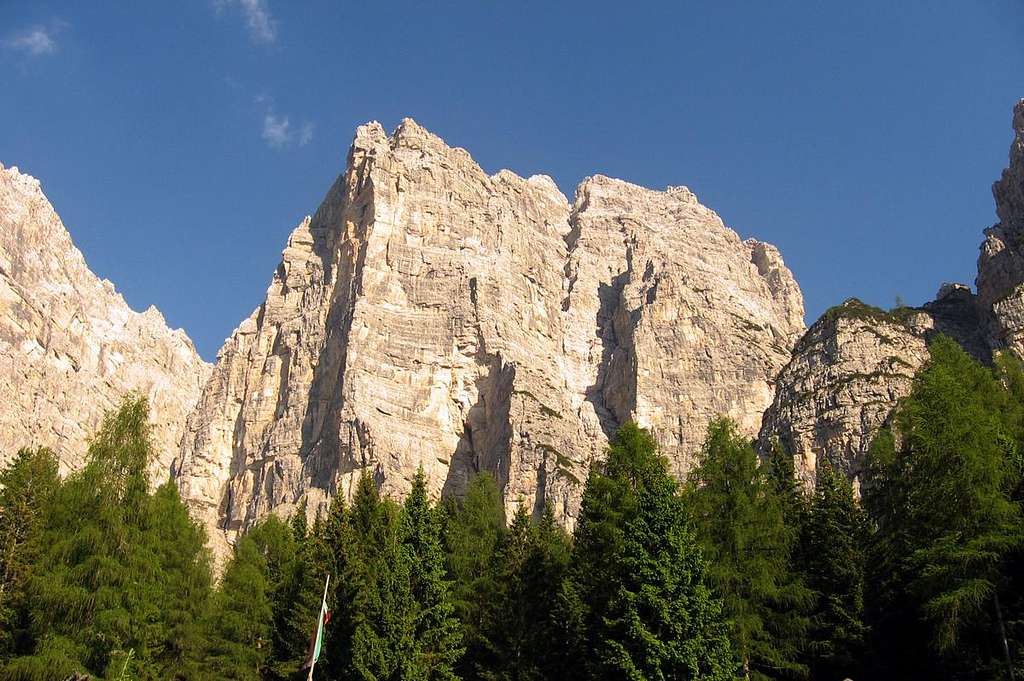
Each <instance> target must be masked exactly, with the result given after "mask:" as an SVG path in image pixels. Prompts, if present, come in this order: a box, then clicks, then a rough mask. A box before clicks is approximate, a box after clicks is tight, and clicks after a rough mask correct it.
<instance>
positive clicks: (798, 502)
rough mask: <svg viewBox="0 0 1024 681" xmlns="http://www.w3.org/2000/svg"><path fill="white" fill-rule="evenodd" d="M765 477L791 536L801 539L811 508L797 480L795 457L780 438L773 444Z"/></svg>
mask: <svg viewBox="0 0 1024 681" xmlns="http://www.w3.org/2000/svg"><path fill="white" fill-rule="evenodd" d="M765 477H766V480H767V482H768V486H769V488H770V489H771V490H772V491H773V492H774V493H775V496H776V498H777V499H778V501H779V504H780V506H781V509H782V520H783V522H784V523H785V524H786V527H788V528H789V530H790V532H791V534H793V535H794V536H795V537H799V536H800V534H801V532H803V528H804V524H805V523H806V522H807V514H808V512H809V510H810V509H809V506H808V502H807V494H806V493H805V491H804V487H803V485H802V484H801V483H800V481H799V480H797V478H796V464H795V462H794V460H793V455H792V454H790V453H789V452H788V451H786V448H785V447H783V446H782V443H781V442H780V441H779V439H778V438H775V440H774V441H773V442H772V450H771V454H770V455H769V457H768V462H767V470H766V472H765Z"/></svg>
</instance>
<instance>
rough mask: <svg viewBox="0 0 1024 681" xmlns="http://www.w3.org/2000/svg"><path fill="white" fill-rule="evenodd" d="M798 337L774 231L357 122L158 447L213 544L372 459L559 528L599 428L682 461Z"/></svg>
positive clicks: (758, 412) (400, 485)
mask: <svg viewBox="0 0 1024 681" xmlns="http://www.w3.org/2000/svg"><path fill="white" fill-rule="evenodd" d="M803 331H804V324H803V299H802V296H801V293H800V289H799V287H798V286H797V284H796V282H795V281H794V279H793V276H792V275H791V273H790V272H789V270H788V269H786V267H785V265H784V264H783V261H782V257H781V256H780V255H779V252H778V251H777V250H776V249H775V248H774V247H772V246H770V245H768V244H764V243H761V242H758V241H754V240H747V241H743V240H741V239H740V237H739V236H737V235H736V233H735V232H733V231H732V230H730V229H728V228H727V227H726V226H725V225H724V224H723V223H722V221H721V219H720V218H719V217H718V216H717V215H716V214H715V213H714V212H713V211H711V210H710V209H708V208H706V207H704V206H702V205H701V204H700V203H699V202H698V201H697V199H696V198H695V197H694V195H693V194H692V193H691V192H690V191H688V190H687V189H686V188H683V187H675V188H669V189H668V190H666V191H664V192H658V191H651V190H649V189H644V188H642V187H639V186H636V185H632V184H629V183H627V182H622V181H620V180H613V179H609V178H606V177H600V176H596V177H591V178H589V179H587V180H585V181H584V182H583V183H582V184H581V185H580V186H579V188H578V190H577V193H576V198H575V200H574V201H573V202H572V203H570V202H569V201H568V200H567V199H566V198H565V197H564V196H563V195H562V194H561V193H560V192H559V191H558V189H557V187H556V186H555V184H554V182H552V181H551V180H550V179H549V178H547V177H544V176H534V177H531V178H529V179H523V178H521V177H518V176H516V175H515V174H513V173H511V172H508V171H501V172H499V173H497V174H495V175H491V176H489V175H487V174H486V173H485V172H483V171H482V170H481V168H480V167H479V166H478V165H477V164H476V163H475V162H474V161H473V159H472V158H471V157H470V156H469V154H468V153H467V152H466V151H464V150H462V149H458V148H452V147H449V146H447V145H446V144H445V143H444V142H443V141H442V140H441V139H440V138H438V137H436V136H435V135H433V134H431V133H429V132H428V131H426V130H425V129H423V128H421V127H420V126H418V125H417V124H416V123H414V122H413V121H411V120H408V119H407V120H405V121H404V122H403V123H402V124H401V126H399V128H398V129H397V130H396V131H395V132H394V134H392V135H391V136H388V135H387V134H386V133H385V132H384V130H383V129H382V128H381V127H380V125H378V124H376V123H371V124H369V125H365V126H362V127H360V128H359V129H358V130H357V132H356V136H355V139H354V141H353V143H352V147H351V150H350V152H349V155H348V163H347V168H346V169H345V172H344V174H343V175H342V176H341V177H339V178H338V180H337V181H336V182H335V184H334V186H333V187H332V188H331V189H330V191H329V192H328V194H327V196H326V198H325V199H324V201H323V203H322V205H321V206H320V208H319V209H318V210H317V212H316V214H315V215H313V217H311V218H306V219H305V220H303V221H302V222H301V223H300V224H299V225H298V226H297V227H296V228H295V230H294V231H293V232H292V234H291V236H290V237H289V239H288V244H287V247H286V248H285V249H284V253H283V256H282V260H281V264H280V265H279V267H278V268H277V271H276V273H275V275H274V277H273V280H272V281H271V283H270V287H269V289H268V292H267V298H266V300H265V301H264V302H263V303H262V304H261V305H260V306H259V307H258V308H257V309H256V310H255V311H254V312H253V313H252V315H250V317H249V318H248V319H246V320H244V321H243V322H242V323H241V325H240V326H239V327H238V328H237V329H236V331H235V332H234V333H233V334H232V336H231V337H230V338H229V339H228V341H227V342H226V343H225V345H224V347H223V348H222V350H221V351H220V353H219V355H218V360H217V364H216V367H215V368H214V371H213V374H212V376H211V378H210V381H209V383H208V384H207V386H206V388H205V390H204V391H203V394H202V397H201V398H200V400H199V403H198V405H197V407H196V409H195V411H194V412H193V413H192V415H191V416H190V417H189V420H188V426H187V429H186V432H185V435H184V438H183V441H182V447H181V452H180V456H179V458H178V460H177V461H176V462H175V464H174V474H175V476H176V477H177V479H178V481H179V483H180V487H181V490H182V493H183V496H184V498H185V499H186V500H187V501H188V503H189V504H190V505H191V507H192V508H193V509H194V511H195V512H196V513H198V514H199V515H200V516H201V517H203V518H204V519H205V520H206V522H207V524H208V526H209V528H210V529H211V530H212V533H213V535H214V544H215V545H217V544H218V543H220V544H221V545H223V543H224V541H223V540H228V541H230V539H231V538H232V537H233V536H234V535H235V534H236V533H237V532H238V531H239V530H241V529H243V528H245V527H246V526H248V525H250V524H251V523H253V522H254V521H255V520H256V519H258V518H260V517H262V516H263V515H265V514H266V513H268V512H271V511H274V510H277V511H279V512H288V511H290V510H291V509H294V508H295V507H296V506H297V505H298V504H300V503H302V502H303V501H304V500H305V501H308V502H309V504H308V508H309V510H310V512H311V513H312V512H313V510H314V509H316V508H317V507H318V505H323V504H324V503H326V500H327V498H328V497H329V496H330V495H333V494H345V495H348V494H350V493H351V492H352V490H353V488H354V485H355V482H356V480H357V478H358V476H359V475H360V474H361V473H362V472H363V471H369V472H370V473H372V475H373V476H374V477H375V478H376V480H377V481H378V483H379V484H380V486H381V487H382V488H383V490H384V491H385V492H389V493H394V494H398V495H401V494H402V493H404V492H405V491H406V490H407V489H408V488H409V485H410V482H411V480H412V478H413V476H414V475H415V473H416V471H417V469H418V468H419V467H422V468H423V470H424V472H425V474H426V478H427V481H428V485H429V487H430V490H431V492H432V493H433V494H435V495H436V494H442V493H446V494H447V493H452V494H458V493H460V492H461V490H463V489H464V488H465V485H466V483H467V481H468V479H469V478H470V477H471V476H472V475H474V474H476V473H477V472H478V471H489V472H491V473H492V474H493V475H494V476H495V477H496V479H497V481H498V485H499V488H500V489H501V490H502V492H503V495H504V499H505V503H506V505H507V506H508V507H509V509H511V508H514V507H516V506H518V505H519V504H523V503H525V504H527V505H528V506H529V507H530V508H533V509H536V510H539V509H541V508H542V507H543V505H544V504H545V503H547V502H550V503H551V504H553V506H554V508H555V512H556V514H557V515H558V517H559V518H560V519H561V520H562V521H563V522H564V523H565V524H566V525H568V526H570V527H571V526H572V525H573V523H574V519H575V517H576V515H577V512H578V509H579V503H580V497H581V493H582V488H583V482H584V481H585V480H586V477H587V471H588V468H589V465H590V463H591V462H592V461H593V460H594V459H595V458H597V457H601V456H603V451H604V448H605V446H606V444H607V437H608V435H609V433H611V432H612V431H613V430H614V428H615V427H616V426H617V425H618V424H620V423H623V422H625V421H627V420H630V419H633V420H636V421H637V422H639V423H640V424H641V425H643V426H646V427H648V428H651V429H652V431H653V432H654V434H655V436H656V437H657V439H658V441H659V443H660V444H661V446H662V451H663V452H664V453H665V454H666V455H667V456H668V458H669V460H670V462H671V465H672V467H673V469H674V471H675V472H676V473H678V474H679V475H683V474H685V472H686V471H687V470H688V468H689V467H690V466H691V464H692V457H693V454H694V452H696V451H697V450H698V449H699V446H700V442H701V440H702V439H703V435H704V430H705V428H706V426H707V422H708V420H709V419H710V418H712V417H714V416H716V415H718V414H727V415H729V416H731V417H733V418H734V419H736V420H737V421H738V422H739V423H740V425H741V427H742V428H743V429H744V430H745V431H746V432H747V433H749V434H751V435H754V434H755V433H756V432H757V430H758V427H759V425H760V423H761V416H762V412H763V411H764V409H765V408H766V407H767V406H768V405H769V404H770V403H771V401H772V398H773V383H772V382H773V380H774V378H775V376H776V375H777V374H778V372H779V370H780V369H781V368H782V367H783V366H784V365H785V363H786V362H787V361H788V360H789V357H790V350H791V349H792V347H793V344H794V343H795V342H796V340H797V339H798V338H799V337H800V335H801V334H802V333H803Z"/></svg>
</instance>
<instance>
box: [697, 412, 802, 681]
mask: <svg viewBox="0 0 1024 681" xmlns="http://www.w3.org/2000/svg"><path fill="white" fill-rule="evenodd" d="M688 504H689V508H690V513H691V517H692V520H693V524H694V527H695V529H696V532H697V536H698V538H699V540H700V542H701V545H702V546H703V548H704V551H705V556H706V557H707V559H708V562H709V564H710V572H709V575H710V581H711V584H712V586H713V588H714V589H715V591H716V593H718V594H720V595H721V596H722V597H723V598H724V603H725V613H726V615H727V616H728V618H729V620H730V622H731V625H732V641H733V644H734V645H735V647H736V650H737V653H738V654H739V655H740V662H741V665H742V670H743V675H744V677H746V678H753V679H778V678H789V677H796V678H799V677H802V676H805V675H806V672H807V670H806V666H805V665H804V664H803V663H802V661H801V659H800V654H799V653H800V647H801V645H802V643H803V640H804V636H805V634H806V631H807V625H808V620H807V616H806V612H807V610H808V609H809V607H810V602H811V593H810V591H809V590H808V589H807V587H806V586H805V585H804V584H803V583H802V581H801V579H800V575H799V573H798V572H797V571H796V570H794V569H793V564H792V552H793V547H794V545H795V543H796V539H797V537H796V535H795V533H794V531H793V530H792V528H788V527H787V526H786V524H785V520H784V517H783V510H782V504H781V503H780V500H779V498H778V496H777V493H776V490H775V489H773V487H772V485H771V484H769V481H768V479H767V475H766V470H765V467H763V466H759V465H758V460H757V455H756V454H755V453H754V449H753V445H752V443H751V442H750V441H749V440H748V439H746V438H744V437H742V436H741V435H740V434H739V433H738V432H737V429H736V426H735V424H734V423H733V422H731V421H729V420H728V419H725V418H721V419H717V420H715V421H712V423H711V424H710V425H709V426H708V435H707V439H706V440H705V442H704V446H703V449H702V452H701V459H700V464H699V465H698V467H697V468H696V469H695V470H694V471H692V472H691V475H690V480H689V493H688Z"/></svg>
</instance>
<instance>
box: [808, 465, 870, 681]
mask: <svg viewBox="0 0 1024 681" xmlns="http://www.w3.org/2000/svg"><path fill="white" fill-rule="evenodd" d="M866 545H867V527H866V519H865V518H864V513H863V511H862V510H861V508H860V506H859V504H857V502H856V501H855V500H854V498H853V486H852V485H851V484H850V481H849V480H847V479H846V477H845V476H843V475H840V474H839V473H837V472H836V471H835V470H833V469H832V467H831V466H830V465H829V464H828V462H827V461H826V462H823V463H821V464H819V467H818V471H817V483H816V485H815V491H814V499H813V501H812V504H811V508H810V512H809V517H808V522H807V527H806V532H805V550H804V555H805V556H806V561H807V562H806V574H807V580H808V586H809V587H810V588H811V589H812V590H813V591H814V598H815V606H814V609H813V611H812V616H811V628H810V632H809V636H808V638H809V640H810V642H811V644H810V646H809V650H808V653H809V657H810V669H811V678H815V679H833V678H834V679H841V678H847V677H850V678H860V676H861V671H862V670H863V659H864V656H865V653H866V640H867V627H866V625H865V623H864V569H865V563H864V561H865V550H866Z"/></svg>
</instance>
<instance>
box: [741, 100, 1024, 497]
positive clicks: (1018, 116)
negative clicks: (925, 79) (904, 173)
mask: <svg viewBox="0 0 1024 681" xmlns="http://www.w3.org/2000/svg"><path fill="white" fill-rule="evenodd" d="M1013 128H1014V140H1013V142H1012V144H1011V146H1010V162H1009V165H1008V167H1007V168H1006V169H1005V170H1004V171H1003V173H1002V177H1001V179H1000V180H999V181H998V182H996V183H995V185H993V188H992V193H993V196H994V198H995V204H996V213H997V215H998V217H999V222H998V223H997V224H996V225H995V226H993V227H991V228H989V229H987V230H986V231H985V241H984V242H983V243H982V245H981V254H980V256H979V258H978V277H977V280H976V283H977V289H978V293H977V295H976V296H975V295H974V294H973V293H971V291H970V289H969V288H968V287H966V286H964V285H962V284H944V285H943V286H942V288H940V289H939V293H938V294H937V296H936V299H935V300H934V301H932V302H930V303H926V304H925V305H924V306H922V307H921V308H897V309H896V310H893V311H890V312H884V311H882V310H879V309H877V308H871V307H869V306H866V305H864V304H862V303H860V302H859V301H847V302H846V303H844V304H843V305H841V306H837V307H835V308H833V309H832V310H829V311H828V312H826V313H825V315H823V316H822V318H821V319H820V320H818V321H817V322H816V323H815V324H814V325H813V326H812V327H811V329H810V330H809V331H808V332H807V335H806V336H804V338H803V339H802V340H801V341H800V342H799V343H798V344H797V346H796V348H795V349H794V352H793V359H792V360H791V361H790V362H789V364H787V365H786V368H785V369H783V371H782V372H781V374H780V375H779V377H778V380H777V382H776V391H775V399H774V401H773V403H772V406H771V407H770V408H769V409H768V410H767V412H766V413H765V415H764V421H763V424H762V427H761V433H760V435H759V438H758V444H759V448H760V449H761V451H762V453H765V454H767V452H768V451H769V449H770V447H771V446H772V442H773V440H774V439H775V438H778V439H779V441H780V442H781V444H782V445H783V446H785V447H786V448H787V450H788V451H790V452H791V453H793V455H794V457H795V460H796V464H797V470H798V472H799V473H800V475H801V477H802V478H803V479H804V481H805V482H806V483H807V484H808V485H811V484H813V482H814V476H815V470H816V466H817V462H818V461H820V460H821V459H822V458H824V459H827V460H828V461H829V462H830V463H831V464H832V465H833V466H834V467H836V468H837V469H839V470H842V471H844V472H845V473H846V474H847V475H848V476H849V477H850V478H851V479H854V480H856V479H859V478H860V476H861V474H862V473H863V466H864V455H865V454H866V453H867V450H868V448H869V447H870V444H871V440H872V439H873V437H874V435H875V434H876V433H877V431H878V429H879V428H880V427H881V426H882V425H884V424H885V423H886V421H887V420H888V419H889V418H890V416H891V415H892V412H893V410H894V409H895V408H896V406H897V404H898V402H899V400H901V399H902V398H903V397H905V396H906V395H907V394H909V392H910V388H911V385H912V379H913V375H914V373H915V372H916V371H917V370H918V369H919V368H921V366H923V364H924V363H925V362H926V361H927V359H928V352H927V341H928V339H929V338H930V337H932V336H933V335H934V334H936V333H943V334H946V335H948V336H950V337H952V338H953V339H954V340H956V341H957V342H958V343H959V344H960V345H961V346H962V347H963V348H964V349H965V350H966V351H967V352H968V353H969V354H971V355H972V356H973V357H974V358H975V359H977V360H978V361H980V362H983V363H990V362H991V361H992V353H993V352H995V351H1000V350H1003V349H1009V350H1011V351H1013V352H1015V353H1016V354H1017V355H1018V356H1021V357H1024V100H1021V101H1020V102H1018V103H1017V105H1016V107H1015V108H1014V113H1013Z"/></svg>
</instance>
